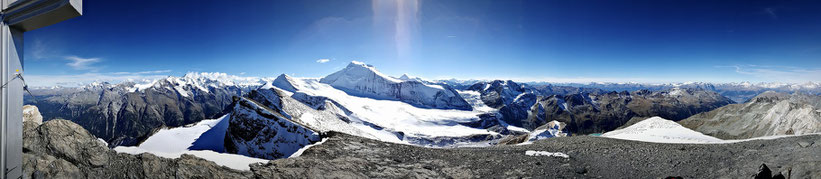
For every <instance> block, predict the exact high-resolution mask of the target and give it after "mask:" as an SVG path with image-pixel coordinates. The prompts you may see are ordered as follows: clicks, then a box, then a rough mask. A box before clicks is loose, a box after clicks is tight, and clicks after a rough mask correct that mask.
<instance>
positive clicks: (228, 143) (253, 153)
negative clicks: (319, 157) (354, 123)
mask: <svg viewBox="0 0 821 179" xmlns="http://www.w3.org/2000/svg"><path fill="white" fill-rule="evenodd" d="M236 100H237V101H236V102H235V103H236V105H234V107H233V108H234V109H233V110H232V111H231V115H230V119H229V121H228V130H227V131H226V134H225V151H227V152H229V153H236V154H242V155H245V156H250V157H256V158H264V159H279V158H284V157H288V156H291V154H293V153H294V152H296V151H297V150H299V149H300V148H302V147H305V146H307V145H310V144H313V143H315V142H318V141H319V140H320V136H319V132H317V131H315V130H313V129H310V128H308V127H306V126H305V125H303V124H301V123H299V122H296V121H293V120H291V119H288V117H285V116H283V115H282V114H280V113H279V112H278V111H274V110H271V109H270V108H268V107H266V106H264V105H262V104H259V103H257V102H256V101H253V100H249V99H246V98H244V97H242V98H236Z"/></svg>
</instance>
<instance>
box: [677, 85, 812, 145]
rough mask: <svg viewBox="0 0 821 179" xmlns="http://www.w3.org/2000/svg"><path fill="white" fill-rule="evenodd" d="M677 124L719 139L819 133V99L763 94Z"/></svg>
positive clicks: (795, 95)
mask: <svg viewBox="0 0 821 179" xmlns="http://www.w3.org/2000/svg"><path fill="white" fill-rule="evenodd" d="M679 123H681V124H682V126H685V127H687V128H690V129H693V130H695V131H699V132H701V133H704V134H707V135H711V136H715V137H718V138H721V139H747V138H753V137H762V136H773V135H792V134H808V133H816V132H821V96H816V95H807V94H798V93H796V94H786V93H778V92H765V93H762V94H760V95H758V96H756V97H755V98H753V99H750V101H749V102H747V103H743V104H731V105H727V106H724V107H721V108H718V109H716V110H713V111H710V112H706V113H701V114H698V115H694V116H691V117H689V118H687V119H685V120H682V121H679Z"/></svg>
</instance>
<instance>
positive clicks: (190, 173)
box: [24, 120, 821, 178]
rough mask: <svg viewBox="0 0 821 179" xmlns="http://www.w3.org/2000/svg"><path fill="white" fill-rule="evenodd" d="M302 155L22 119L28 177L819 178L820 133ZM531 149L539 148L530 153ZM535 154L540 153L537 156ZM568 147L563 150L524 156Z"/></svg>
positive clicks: (334, 143) (337, 142) (379, 147)
mask: <svg viewBox="0 0 821 179" xmlns="http://www.w3.org/2000/svg"><path fill="white" fill-rule="evenodd" d="M327 136H329V137H328V139H327V141H326V142H324V143H323V144H321V145H317V146H314V147H311V148H310V149H308V150H306V151H305V152H304V153H303V154H302V156H300V157H297V158H289V159H280V160H273V161H270V162H269V163H264V164H263V163H259V164H253V165H251V171H237V170H232V169H229V168H227V167H222V166H218V165H216V164H215V163H213V162H210V161H207V160H203V159H199V158H196V157H194V156H189V155H184V156H183V157H181V158H179V159H165V158H160V157H156V156H154V155H152V154H141V155H129V154H122V153H116V152H114V151H113V150H110V149H108V148H106V145H105V144H104V143H103V142H101V141H99V140H98V139H96V138H95V137H94V136H92V135H91V134H90V133H89V132H88V131H86V130H85V129H83V128H82V127H80V126H79V125H77V124H74V123H72V122H70V121H67V120H51V121H48V122H45V123H43V124H42V125H37V124H36V123H34V122H30V121H27V122H24V172H25V173H24V175H25V177H26V178H366V177H369V178H399V177H410V178H450V177H452V178H505V177H536V178H661V177H667V176H681V177H684V178H747V177H750V176H752V175H754V174H757V173H758V169H759V166H760V165H761V164H767V165H768V166H769V168H770V169H771V170H772V173H773V174H777V173H779V172H781V173H783V174H784V175H785V176H786V175H790V176H791V178H821V135H806V136H796V137H787V138H781V139H775V140H754V141H747V142H740V143H731V144H659V143H645V142H636V141H626V140H618V139H609V138H602V137H591V136H579V137H560V138H551V139H546V140H540V141H537V142H535V143H534V144H531V145H519V146H498V147H487V148H458V149H432V148H422V147H415V146H409V145H400V144H392V143H385V142H380V141H376V140H370V139H365V138H361V137H355V136H351V135H346V134H340V133H333V132H332V133H329V134H327ZM528 151H531V152H528ZM533 151H535V152H533ZM539 151H546V152H561V153H564V154H567V155H568V157H567V158H564V157H562V155H558V156H535V155H526V153H540V152H539Z"/></svg>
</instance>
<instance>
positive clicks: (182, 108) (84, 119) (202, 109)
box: [36, 80, 245, 147]
mask: <svg viewBox="0 0 821 179" xmlns="http://www.w3.org/2000/svg"><path fill="white" fill-rule="evenodd" d="M133 85H134V84H133V83H132V84H130V83H123V84H118V85H111V84H108V83H104V84H101V85H98V86H90V87H86V88H83V89H81V90H72V91H68V92H65V93H61V94H57V95H50V96H39V97H38V98H40V99H38V101H37V103H36V104H37V106H38V107H39V108H40V111H41V112H42V114H43V116H44V117H45V119H46V120H52V119H67V120H71V121H74V122H75V123H77V124H79V125H80V126H83V127H84V128H85V129H87V130H88V131H90V132H91V133H92V134H94V135H95V136H98V137H99V138H102V139H104V140H105V141H106V142H108V143H109V144H110V146H109V147H114V146H119V145H125V146H129V145H136V144H138V143H139V142H141V141H142V140H144V139H145V138H147V137H148V136H150V135H151V134H153V133H154V132H155V131H156V130H159V129H160V128H162V127H178V126H182V125H186V124H191V123H195V122H198V121H201V120H203V119H209V118H217V117H219V116H221V115H223V114H224V112H223V109H224V108H225V107H226V106H228V105H229V104H230V103H231V102H232V101H231V97H232V96H239V95H241V94H242V93H243V91H245V89H243V88H240V87H236V86H224V87H220V88H210V89H207V90H208V91H201V90H199V89H196V88H195V87H193V86H182V87H180V89H182V90H184V91H182V92H181V91H180V90H177V89H175V88H174V87H175V86H178V85H179V84H173V81H171V80H160V81H158V82H157V83H155V84H154V87H151V88H147V89H144V90H141V91H133V92H132V91H131V90H130V88H134V86H133Z"/></svg>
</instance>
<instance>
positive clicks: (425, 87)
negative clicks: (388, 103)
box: [319, 61, 471, 110]
mask: <svg viewBox="0 0 821 179" xmlns="http://www.w3.org/2000/svg"><path fill="white" fill-rule="evenodd" d="M319 82H320V83H325V84H328V85H331V86H333V87H334V88H337V89H340V90H342V91H345V92H347V93H349V94H351V95H355V96H362V97H369V98H375V99H389V100H399V101H403V102H407V103H410V104H413V105H417V106H421V107H428V108H445V109H464V110H470V109H471V106H470V104H468V103H467V102H466V101H465V100H464V99H462V97H461V96H460V95H459V94H458V92H456V90H454V89H452V88H450V87H449V86H447V85H436V84H426V83H422V82H419V81H402V80H400V79H396V78H393V77H390V76H388V75H385V74H382V73H380V72H379V71H377V70H376V68H374V67H373V66H372V65H367V64H364V63H361V62H356V61H354V62H351V63H350V64H348V66H347V67H345V68H344V69H342V70H340V71H337V72H334V73H332V74H330V75H328V76H326V77H324V78H322V79H320V80H319Z"/></svg>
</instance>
